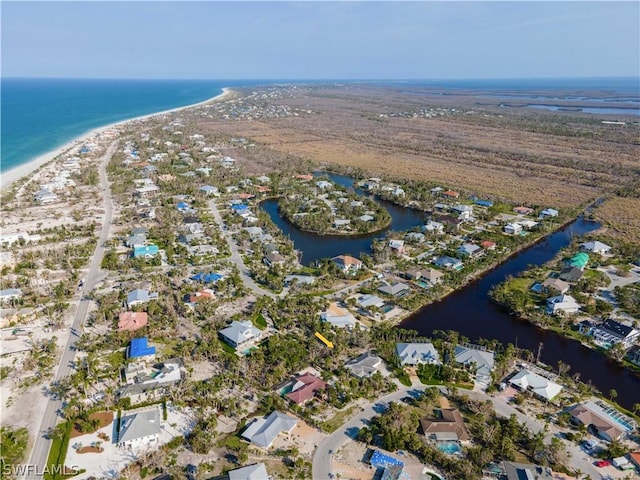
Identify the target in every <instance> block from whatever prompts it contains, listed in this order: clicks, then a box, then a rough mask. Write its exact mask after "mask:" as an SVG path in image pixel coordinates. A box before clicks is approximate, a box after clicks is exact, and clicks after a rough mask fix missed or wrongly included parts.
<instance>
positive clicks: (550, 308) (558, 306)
mask: <svg viewBox="0 0 640 480" xmlns="http://www.w3.org/2000/svg"><path fill="white" fill-rule="evenodd" d="M579 310H580V304H579V303H578V302H576V299H575V298H573V297H572V296H571V295H558V296H557V297H551V298H548V299H547V313H548V314H549V315H558V314H567V315H571V314H574V313H578V311H579Z"/></svg>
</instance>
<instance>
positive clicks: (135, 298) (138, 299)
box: [127, 288, 158, 308]
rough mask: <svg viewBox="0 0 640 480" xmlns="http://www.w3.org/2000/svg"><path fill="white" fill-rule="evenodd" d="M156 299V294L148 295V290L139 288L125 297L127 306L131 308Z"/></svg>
mask: <svg viewBox="0 0 640 480" xmlns="http://www.w3.org/2000/svg"><path fill="white" fill-rule="evenodd" d="M157 299H158V294H157V293H156V292H154V293H149V291H148V290H142V289H140V288H137V289H135V290H133V291H132V292H130V293H129V295H127V306H128V307H129V308H131V307H133V306H134V305H142V304H144V303H147V302H149V301H151V300H157Z"/></svg>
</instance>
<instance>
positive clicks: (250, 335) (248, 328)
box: [219, 320, 262, 350]
mask: <svg viewBox="0 0 640 480" xmlns="http://www.w3.org/2000/svg"><path fill="white" fill-rule="evenodd" d="M219 333H220V336H221V337H222V340H224V341H225V342H226V343H228V344H229V345H231V346H232V347H234V348H235V349H236V350H238V349H242V348H246V347H247V346H249V345H251V344H253V343H256V342H257V341H258V340H260V338H261V337H262V332H261V331H260V330H258V329H257V328H256V327H254V326H253V323H251V320H245V321H244V322H238V321H235V320H234V321H233V322H231V325H229V326H228V327H226V328H223V329H222V330H220V332H219Z"/></svg>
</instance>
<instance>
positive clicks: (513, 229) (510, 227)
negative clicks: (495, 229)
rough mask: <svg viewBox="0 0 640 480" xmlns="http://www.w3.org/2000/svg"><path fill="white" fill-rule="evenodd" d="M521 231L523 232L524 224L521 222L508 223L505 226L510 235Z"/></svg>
mask: <svg viewBox="0 0 640 480" xmlns="http://www.w3.org/2000/svg"><path fill="white" fill-rule="evenodd" d="M520 232H522V225H520V224H519V223H507V224H506V225H505V226H504V233H507V234H509V235H518V234H519V233H520Z"/></svg>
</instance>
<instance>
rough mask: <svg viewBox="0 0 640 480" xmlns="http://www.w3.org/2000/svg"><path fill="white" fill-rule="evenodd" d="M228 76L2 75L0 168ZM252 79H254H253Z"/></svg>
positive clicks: (182, 100) (200, 97) (212, 89)
mask: <svg viewBox="0 0 640 480" xmlns="http://www.w3.org/2000/svg"><path fill="white" fill-rule="evenodd" d="M251 83H253V82H248V81H234V80H86V79H22V78H3V79H2V84H1V87H2V93H1V100H2V112H1V120H2V133H1V146H2V147H1V154H0V172H5V171H8V170H11V169H12V168H15V167H17V166H19V165H22V164H24V163H28V162H29V161H31V160H33V159H34V158H35V157H37V156H39V155H42V154H44V153H47V152H49V151H51V150H54V149H56V148H59V147H61V146H63V145H64V144H66V143H68V142H69V141H71V140H73V139H74V138H76V137H78V136H80V135H82V134H84V133H86V132H88V131H90V130H93V129H94V128H97V127H101V126H104V125H108V124H110V123H113V122H118V121H122V120H127V119H130V118H134V117H138V116H140V115H146V114H149V113H154V112H160V111H163V110H168V109H171V108H176V107H182V106H185V105H190V104H193V103H197V102H202V101H204V100H207V99H209V98H211V97H215V96H216V95H218V94H220V93H222V88H223V87H227V86H239V85H247V84H251ZM256 83H258V82H256Z"/></svg>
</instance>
